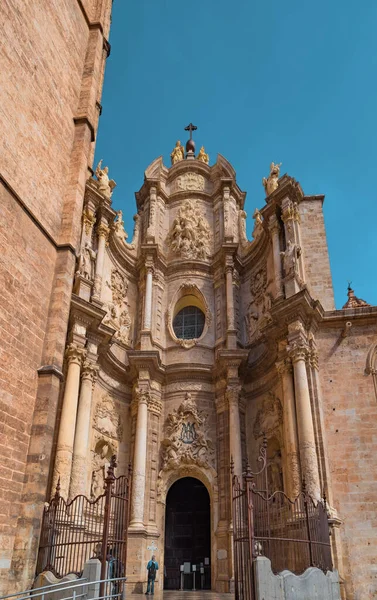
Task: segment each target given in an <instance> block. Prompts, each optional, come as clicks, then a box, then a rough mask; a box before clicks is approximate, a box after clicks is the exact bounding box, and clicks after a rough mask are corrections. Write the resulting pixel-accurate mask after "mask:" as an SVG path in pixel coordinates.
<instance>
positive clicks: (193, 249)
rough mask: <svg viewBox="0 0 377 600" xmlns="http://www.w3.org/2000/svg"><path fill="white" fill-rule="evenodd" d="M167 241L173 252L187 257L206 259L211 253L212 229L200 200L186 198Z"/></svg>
mask: <svg viewBox="0 0 377 600" xmlns="http://www.w3.org/2000/svg"><path fill="white" fill-rule="evenodd" d="M166 242H167V245H168V247H169V248H170V250H171V252H172V253H174V254H175V255H176V256H180V257H182V258H186V259H201V260H205V259H206V258H208V257H209V256H210V254H211V231H210V227H209V224H208V221H207V219H206V218H205V216H204V213H203V211H202V210H201V208H200V206H199V204H198V202H194V201H193V200H185V202H184V203H183V205H182V206H181V207H180V208H179V210H178V212H177V215H176V217H175V219H174V222H173V224H172V226H171V228H170V231H169V234H168V236H167V238H166Z"/></svg>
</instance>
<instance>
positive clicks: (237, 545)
mask: <svg viewBox="0 0 377 600" xmlns="http://www.w3.org/2000/svg"><path fill="white" fill-rule="evenodd" d="M266 447H267V443H266V440H265V441H264V442H263V445H262V446H261V448H260V454H259V457H258V461H259V462H261V463H262V467H261V469H260V471H258V472H256V473H254V472H252V471H251V469H250V468H249V467H248V468H247V470H246V473H245V474H244V475H243V477H242V478H241V479H239V478H238V477H236V476H235V475H233V477H232V482H233V543H234V575H235V592H236V600H253V599H254V597H255V593H254V590H255V585H254V569H253V561H254V560H255V558H256V557H257V556H266V557H267V558H269V559H270V561H271V568H272V570H273V572H274V573H280V572H281V571H283V570H285V569H287V570H289V571H291V572H292V573H295V574H296V575H299V574H301V573H303V572H304V571H305V570H306V569H307V568H308V567H311V566H312V567H318V568H319V569H321V570H323V571H324V572H325V573H326V572H327V571H331V570H332V559H331V546H330V533H329V525H328V518H327V509H326V500H325V499H324V500H323V501H320V502H315V501H314V500H313V499H312V498H311V497H310V496H309V495H308V494H307V492H306V490H305V483H303V489H302V492H300V494H299V495H298V496H297V498H296V499H295V500H293V501H292V500H290V499H289V498H288V496H287V495H286V494H285V493H284V492H282V491H273V492H272V493H270V491H269V489H268V481H267V469H266V467H267V456H266Z"/></svg>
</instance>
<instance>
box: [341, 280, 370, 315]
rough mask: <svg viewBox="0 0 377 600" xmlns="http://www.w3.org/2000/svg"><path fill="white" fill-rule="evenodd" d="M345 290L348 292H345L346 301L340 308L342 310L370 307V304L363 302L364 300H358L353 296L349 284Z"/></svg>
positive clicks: (353, 293)
mask: <svg viewBox="0 0 377 600" xmlns="http://www.w3.org/2000/svg"><path fill="white" fill-rule="evenodd" d="M347 290H348V291H347V296H348V300H347V302H346V303H345V305H344V306H343V307H342V308H343V310H344V309H345V308H360V306H371V305H370V304H368V302H365V300H362V299H361V298H358V297H357V296H355V292H354V291H353V289H352V288H351V282H349V283H348V288H347Z"/></svg>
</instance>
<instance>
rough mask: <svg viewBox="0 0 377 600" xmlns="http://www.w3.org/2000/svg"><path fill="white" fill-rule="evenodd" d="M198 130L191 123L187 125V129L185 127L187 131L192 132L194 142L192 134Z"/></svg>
mask: <svg viewBox="0 0 377 600" xmlns="http://www.w3.org/2000/svg"><path fill="white" fill-rule="evenodd" d="M197 129H198V128H197V126H196V125H193V124H192V123H190V125H187V127H185V131H189V132H190V140H192V132H193V131H196V130H197Z"/></svg>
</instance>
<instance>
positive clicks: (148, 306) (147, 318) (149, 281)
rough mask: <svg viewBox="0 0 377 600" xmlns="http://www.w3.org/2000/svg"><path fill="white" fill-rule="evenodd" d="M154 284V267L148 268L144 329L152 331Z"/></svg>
mask: <svg viewBox="0 0 377 600" xmlns="http://www.w3.org/2000/svg"><path fill="white" fill-rule="evenodd" d="M152 284H153V267H152V266H147V277H146V285H145V306H144V329H147V330H148V329H150V328H151V326H152Z"/></svg>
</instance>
